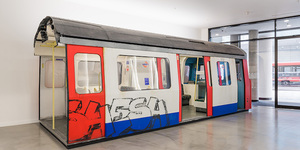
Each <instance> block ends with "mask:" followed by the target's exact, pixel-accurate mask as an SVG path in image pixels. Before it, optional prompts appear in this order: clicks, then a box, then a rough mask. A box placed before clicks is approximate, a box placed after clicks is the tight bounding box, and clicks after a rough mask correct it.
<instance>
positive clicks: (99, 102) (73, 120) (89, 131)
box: [67, 45, 105, 143]
mask: <svg viewBox="0 0 300 150" xmlns="http://www.w3.org/2000/svg"><path fill="white" fill-rule="evenodd" d="M67 60H68V61H67V63H68V65H67V66H68V83H69V84H68V85H69V103H68V104H69V128H68V143H74V142H78V141H85V140H91V139H96V138H100V137H103V136H104V135H105V128H104V127H105V107H104V106H105V88H104V87H105V86H104V67H103V48H100V47H88V46H77V45H67Z"/></svg>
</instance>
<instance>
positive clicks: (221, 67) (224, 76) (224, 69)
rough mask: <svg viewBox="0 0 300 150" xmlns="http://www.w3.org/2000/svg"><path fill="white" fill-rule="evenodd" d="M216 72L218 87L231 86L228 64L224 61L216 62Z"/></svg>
mask: <svg viewBox="0 0 300 150" xmlns="http://www.w3.org/2000/svg"><path fill="white" fill-rule="evenodd" d="M217 70H218V78H219V80H218V81H219V85H220V86H226V85H231V76H230V69H229V63H228V62H224V61H218V62H217Z"/></svg>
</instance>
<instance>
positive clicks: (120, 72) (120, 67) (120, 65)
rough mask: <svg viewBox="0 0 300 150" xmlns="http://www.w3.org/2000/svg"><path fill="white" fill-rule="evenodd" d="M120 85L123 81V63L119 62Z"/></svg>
mask: <svg viewBox="0 0 300 150" xmlns="http://www.w3.org/2000/svg"><path fill="white" fill-rule="evenodd" d="M118 81H119V82H118V85H120V84H121V82H122V63H121V62H118Z"/></svg>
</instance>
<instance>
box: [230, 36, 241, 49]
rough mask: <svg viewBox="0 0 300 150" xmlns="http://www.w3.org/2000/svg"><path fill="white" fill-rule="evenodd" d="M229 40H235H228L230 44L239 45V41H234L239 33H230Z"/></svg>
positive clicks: (237, 38) (237, 39)
mask: <svg viewBox="0 0 300 150" xmlns="http://www.w3.org/2000/svg"><path fill="white" fill-rule="evenodd" d="M230 41H232V42H235V43H231V42H230V44H231V45H235V46H237V47H239V43H238V42H236V41H239V35H238V34H233V35H230Z"/></svg>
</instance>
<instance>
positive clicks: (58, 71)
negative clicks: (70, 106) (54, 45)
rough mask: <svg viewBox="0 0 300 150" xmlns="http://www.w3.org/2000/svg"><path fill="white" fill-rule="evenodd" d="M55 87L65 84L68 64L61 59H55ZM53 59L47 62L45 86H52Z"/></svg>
mask: <svg viewBox="0 0 300 150" xmlns="http://www.w3.org/2000/svg"><path fill="white" fill-rule="evenodd" d="M54 66H55V67H54V87H55V88H62V87H64V86H65V77H66V75H65V72H66V65H65V62H63V61H62V60H61V59H56V60H55V61H54ZM52 78H53V76H52V60H48V61H46V62H45V87H47V88H52V83H53V82H52V81H53V80H52Z"/></svg>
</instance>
